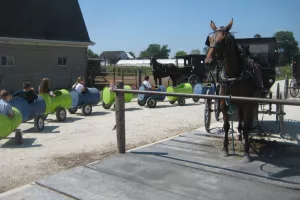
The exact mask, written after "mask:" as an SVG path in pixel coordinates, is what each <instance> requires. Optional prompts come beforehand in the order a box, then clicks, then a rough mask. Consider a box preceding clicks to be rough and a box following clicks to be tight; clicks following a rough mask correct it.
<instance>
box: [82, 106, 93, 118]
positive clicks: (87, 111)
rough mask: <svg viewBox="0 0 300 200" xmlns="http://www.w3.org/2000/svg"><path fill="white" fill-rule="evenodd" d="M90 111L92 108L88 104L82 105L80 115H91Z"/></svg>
mask: <svg viewBox="0 0 300 200" xmlns="http://www.w3.org/2000/svg"><path fill="white" fill-rule="evenodd" d="M92 110H93V108H92V106H91V105H89V104H84V105H83V106H82V109H81V111H82V114H84V115H85V116H88V115H90V114H91V113H92Z"/></svg>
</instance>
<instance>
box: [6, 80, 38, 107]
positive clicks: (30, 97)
mask: <svg viewBox="0 0 300 200" xmlns="http://www.w3.org/2000/svg"><path fill="white" fill-rule="evenodd" d="M12 96H13V97H22V98H24V99H26V100H27V101H28V103H33V102H34V101H35V100H37V99H38V95H37V94H36V93H35V91H34V88H33V87H31V83H30V82H26V83H24V84H23V90H20V91H17V92H15V93H13V94H12Z"/></svg>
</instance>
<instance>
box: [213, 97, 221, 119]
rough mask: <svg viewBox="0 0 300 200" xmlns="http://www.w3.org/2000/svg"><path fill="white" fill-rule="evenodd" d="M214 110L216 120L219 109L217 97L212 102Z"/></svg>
mask: <svg viewBox="0 0 300 200" xmlns="http://www.w3.org/2000/svg"><path fill="white" fill-rule="evenodd" d="M214 112H215V118H216V120H217V121H219V120H220V112H221V109H220V101H219V100H217V99H215V102H214Z"/></svg>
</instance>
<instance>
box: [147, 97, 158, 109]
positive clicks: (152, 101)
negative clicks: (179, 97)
mask: <svg viewBox="0 0 300 200" xmlns="http://www.w3.org/2000/svg"><path fill="white" fill-rule="evenodd" d="M156 103H157V102H156V100H155V99H154V98H152V97H150V98H148V99H147V106H148V107H149V108H155V106H156Z"/></svg>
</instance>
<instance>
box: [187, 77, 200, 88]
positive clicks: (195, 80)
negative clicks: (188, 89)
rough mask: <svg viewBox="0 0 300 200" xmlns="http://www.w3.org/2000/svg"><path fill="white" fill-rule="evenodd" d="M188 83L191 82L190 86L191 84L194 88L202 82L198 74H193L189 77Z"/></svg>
mask: <svg viewBox="0 0 300 200" xmlns="http://www.w3.org/2000/svg"><path fill="white" fill-rule="evenodd" d="M188 82H189V84H191V85H192V86H194V85H196V84H197V83H199V82H200V78H199V76H197V75H196V74H192V75H191V76H190V77H189V79H188Z"/></svg>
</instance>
